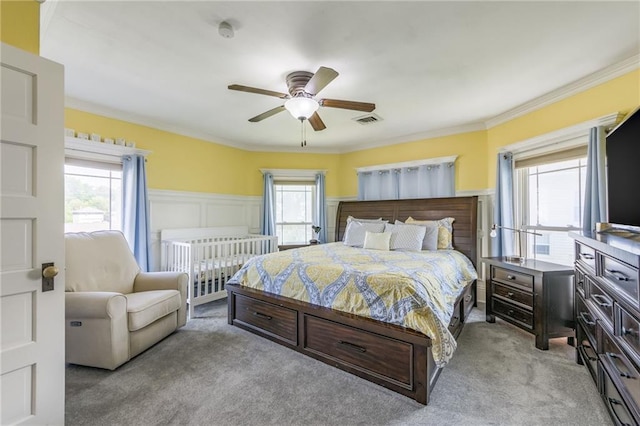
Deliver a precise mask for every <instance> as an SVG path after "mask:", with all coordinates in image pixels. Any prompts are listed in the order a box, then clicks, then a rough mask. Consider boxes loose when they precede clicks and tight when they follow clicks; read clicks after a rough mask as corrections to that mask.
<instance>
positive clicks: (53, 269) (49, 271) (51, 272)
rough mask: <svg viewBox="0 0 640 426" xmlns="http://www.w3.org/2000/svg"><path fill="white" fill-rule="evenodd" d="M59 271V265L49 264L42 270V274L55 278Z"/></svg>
mask: <svg viewBox="0 0 640 426" xmlns="http://www.w3.org/2000/svg"><path fill="white" fill-rule="evenodd" d="M58 272H60V270H59V269H58V267H57V266H47V267H46V268H44V270H43V271H42V276H43V277H45V278H53V277H55V276H56V275H58Z"/></svg>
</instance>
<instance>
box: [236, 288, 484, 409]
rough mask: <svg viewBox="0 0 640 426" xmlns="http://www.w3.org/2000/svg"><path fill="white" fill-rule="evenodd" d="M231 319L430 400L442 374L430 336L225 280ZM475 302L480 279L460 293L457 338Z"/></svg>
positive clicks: (420, 399)
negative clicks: (436, 362) (431, 393)
mask: <svg viewBox="0 0 640 426" xmlns="http://www.w3.org/2000/svg"><path fill="white" fill-rule="evenodd" d="M227 291H228V296H229V297H228V308H229V309H228V322H229V324H232V325H235V326H237V327H240V328H243V329H245V330H248V331H250V332H252V333H254V334H257V335H260V336H262V337H264V338H267V339H269V340H272V341H274V342H276V343H279V344H281V345H284V346H287V347H289V348H291V349H293V350H296V351H298V352H300V353H303V354H305V355H308V356H310V357H312V358H315V359H317V360H319V361H322V362H325V363H327V364H329V365H332V366H334V367H337V368H339V369H341V370H344V371H347V372H349V373H352V374H355V375H356V376H358V377H361V378H363V379H366V380H368V381H370V382H373V383H376V384H378V385H381V386H384V387H386V388H388V389H390V390H392V391H395V392H398V393H400V394H402V395H405V396H408V397H410V398H413V399H415V400H416V401H417V402H419V403H421V404H427V403H428V402H429V395H430V392H431V390H432V389H433V386H434V385H435V383H436V380H437V379H438V376H439V375H440V371H441V368H438V367H436V365H435V362H434V360H433V355H432V352H431V339H430V338H429V337H427V336H425V335H424V334H422V333H420V332H417V331H414V330H410V329H407V328H404V327H400V326H397V325H393V324H388V323H384V322H381V321H376V320H373V319H369V318H363V317H359V316H356V315H352V314H349V313H345V312H340V311H336V310H333V309H329V308H324V307H321V306H317V305H312V304H309V303H306V302H302V301H298V300H295V299H290V298H288V297H283V296H278V295H275V294H271V293H265V292H262V291H259V290H254V289H251V288H248V287H243V286H240V285H237V284H227ZM475 304H476V283H475V281H474V282H473V284H471V285H469V286H468V287H467V288H466V289H465V291H464V292H463V293H462V295H461V296H460V297H459V298H458V300H457V302H456V305H455V310H454V314H453V317H452V319H451V322H450V324H449V330H450V331H451V333H452V334H453V335H454V337H456V338H457V336H458V335H459V334H460V331H462V327H463V325H464V323H465V322H466V318H467V316H468V315H469V312H470V311H471V309H472V308H473V306H475Z"/></svg>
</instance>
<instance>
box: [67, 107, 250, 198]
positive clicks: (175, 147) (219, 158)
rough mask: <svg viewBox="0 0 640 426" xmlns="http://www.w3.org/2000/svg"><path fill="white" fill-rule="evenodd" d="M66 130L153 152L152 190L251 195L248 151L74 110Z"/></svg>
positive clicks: (149, 167)
mask: <svg viewBox="0 0 640 426" xmlns="http://www.w3.org/2000/svg"><path fill="white" fill-rule="evenodd" d="M65 127H68V128H71V129H74V130H75V131H76V132H85V133H98V134H100V135H102V137H111V138H120V137H122V138H125V139H127V140H131V141H135V142H136V147H137V148H140V149H146V150H149V151H152V153H151V154H150V155H149V157H148V162H147V180H148V185H149V188H155V189H170V190H176V191H192V192H212V193H218V194H236V195H248V193H247V187H248V185H249V179H250V178H249V173H247V168H246V164H247V163H248V162H250V157H251V153H249V152H247V151H244V150H240V149H235V148H230V147H228V146H225V145H218V144H214V143H210V142H205V141H203V140H199V139H195V138H190V137H187V136H182V135H177V134H175V133H170V132H165V131H163V130H158V129H154V128H151V127H146V126H141V125H138V124H133V123H129V122H126V121H121V120H116V119H112V118H107V117H103V116H99V115H95V114H90V113H88V112H84V111H79V110H75V109H71V108H66V109H65Z"/></svg>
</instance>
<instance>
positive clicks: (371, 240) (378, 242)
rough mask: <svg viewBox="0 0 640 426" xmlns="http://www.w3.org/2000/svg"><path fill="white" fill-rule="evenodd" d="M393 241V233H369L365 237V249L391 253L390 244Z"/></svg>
mask: <svg viewBox="0 0 640 426" xmlns="http://www.w3.org/2000/svg"><path fill="white" fill-rule="evenodd" d="M390 241H391V232H377V233H376V232H369V231H367V232H366V233H365V235H364V246H363V248H366V249H371V250H385V251H389V242H390Z"/></svg>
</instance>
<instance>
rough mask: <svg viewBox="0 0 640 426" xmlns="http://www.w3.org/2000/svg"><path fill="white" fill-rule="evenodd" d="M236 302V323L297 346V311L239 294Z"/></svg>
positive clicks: (236, 296)
mask: <svg viewBox="0 0 640 426" xmlns="http://www.w3.org/2000/svg"><path fill="white" fill-rule="evenodd" d="M235 300H236V302H235V319H234V322H240V323H241V324H242V325H244V326H246V327H249V328H252V329H257V330H259V331H262V332H263V333H266V334H268V335H270V336H274V337H278V338H280V339H282V340H286V341H287V342H289V343H291V344H294V345H296V344H297V341H298V339H297V336H298V327H297V312H296V311H294V310H292V309H288V308H285V307H282V306H277V305H274V304H271V303H267V302H262V301H260V300H256V299H252V298H250V297H246V296H242V295H239V294H236V295H235Z"/></svg>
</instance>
